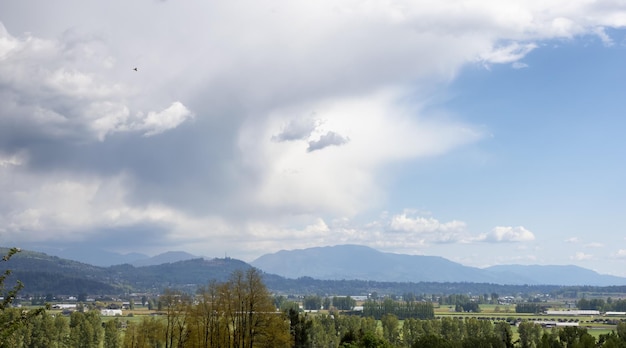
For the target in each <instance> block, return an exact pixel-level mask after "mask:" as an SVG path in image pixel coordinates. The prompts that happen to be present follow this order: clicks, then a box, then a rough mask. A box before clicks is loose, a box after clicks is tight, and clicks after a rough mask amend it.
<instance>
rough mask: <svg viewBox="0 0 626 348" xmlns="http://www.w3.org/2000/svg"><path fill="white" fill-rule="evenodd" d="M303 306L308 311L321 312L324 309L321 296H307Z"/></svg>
mask: <svg viewBox="0 0 626 348" xmlns="http://www.w3.org/2000/svg"><path fill="white" fill-rule="evenodd" d="M303 305H304V309H306V310H319V309H320V308H322V298H321V297H319V296H305V297H304V301H303Z"/></svg>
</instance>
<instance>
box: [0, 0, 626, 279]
mask: <svg viewBox="0 0 626 348" xmlns="http://www.w3.org/2000/svg"><path fill="white" fill-rule="evenodd" d="M34 9H36V10H34ZM625 26H626V4H622V3H620V2H615V1H609V0H606V1H596V2H589V1H582V0H574V1H564V0H555V1H549V2H545V1H522V0H512V1H506V2H502V1H493V0H488V1H487V0H484V1H464V0H453V1H446V2H432V1H423V0H416V1H409V0H399V1H395V2H389V1H383V0H371V1H357V0H345V1H326V0H320V1H312V2H298V1H284V0H260V1H251V0H238V1H212V2H201V1H184V2H179V1H172V0H166V1H156V0H138V1H133V2H130V3H129V2H126V1H121V0H111V1H106V2H97V1H81V2H77V1H70V0H59V1H54V2H50V1H43V0H25V1H19V2H18V1H5V2H0V197H1V198H0V244H2V245H11V246H12V245H16V246H20V247H22V248H31V249H38V248H39V249H41V248H44V247H45V248H58V249H64V248H70V247H79V248H100V249H105V250H110V251H115V252H119V253H129V252H139V253H144V254H149V255H155V254H158V253H160V252H164V251H168V250H184V251H187V252H189V253H192V254H195V255H203V256H217V257H221V256H223V255H224V254H225V253H226V254H228V255H229V256H232V257H235V258H239V259H242V260H245V261H251V260H253V259H254V258H256V257H258V256H260V255H263V254H266V253H272V252H276V251H278V250H281V249H299V248H307V247H313V246H327V245H338V244H358V245H366V246H370V247H373V248H375V249H377V250H381V251H386V252H395V253H403V254H420V255H437V256H442V257H445V258H447V259H450V260H452V261H455V262H459V263H462V264H464V265H469V266H477V267H484V266H489V265H497V264H554V265H563V264H574V265H579V266H582V267H585V268H589V269H593V270H595V271H598V272H600V273H603V274H612V275H619V276H626V267H624V266H626V239H625V237H626V234H625V233H624V232H625V223H624V216H626V185H625V184H624V178H626V161H624V159H625V158H626V156H625V155H626V137H624V129H626V118H625V117H624V115H623V113H624V100H626V89H625V88H624V87H623V86H624V81H626V65H625V64H624V61H625V60H624V58H626V30H624V28H625ZM135 67H136V68H137V70H136V71H135V70H134V68H135Z"/></svg>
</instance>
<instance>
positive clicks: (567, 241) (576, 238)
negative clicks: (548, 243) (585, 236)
mask: <svg viewBox="0 0 626 348" xmlns="http://www.w3.org/2000/svg"><path fill="white" fill-rule="evenodd" d="M565 243H580V239H579V238H578V237H570V238H567V239H566V240H565Z"/></svg>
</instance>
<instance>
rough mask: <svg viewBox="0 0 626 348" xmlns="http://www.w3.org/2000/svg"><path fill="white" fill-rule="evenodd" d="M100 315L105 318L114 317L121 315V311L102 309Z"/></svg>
mask: <svg viewBox="0 0 626 348" xmlns="http://www.w3.org/2000/svg"><path fill="white" fill-rule="evenodd" d="M100 315H103V316H105V317H114V316H116V315H120V316H121V315H122V310H121V309H102V310H100Z"/></svg>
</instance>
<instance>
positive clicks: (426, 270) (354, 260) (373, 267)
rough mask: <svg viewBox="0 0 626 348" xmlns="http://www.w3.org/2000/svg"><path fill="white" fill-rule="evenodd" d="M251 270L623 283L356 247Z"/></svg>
mask: <svg viewBox="0 0 626 348" xmlns="http://www.w3.org/2000/svg"><path fill="white" fill-rule="evenodd" d="M251 264H252V266H254V267H257V268H259V269H261V270H263V271H264V272H268V273H273V274H277V275H280V276H283V277H287V278H299V277H313V278H317V279H326V280H342V279H358V280H376V281H383V282H384V281H389V282H472V283H496V284H510V285H521V284H528V285H561V286H574V285H592V286H608V285H626V278H620V277H614V276H608V275H601V274H598V273H596V272H594V271H591V270H588V269H585V268H581V267H577V266H496V267H490V268H485V269H480V268H475V267H468V266H464V265H461V264H458V263H455V262H452V261H449V260H447V259H444V258H442V257H436V256H421V255H402V254H392V253H385V252H380V251H377V250H375V249H372V248H369V247H364V246H357V245H338V246H329V247H317V248H309V249H298V250H290V251H287V250H282V251H279V252H277V253H274V254H266V255H263V256H261V257H259V258H258V259H256V260H254V261H253V262H252V263H251Z"/></svg>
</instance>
